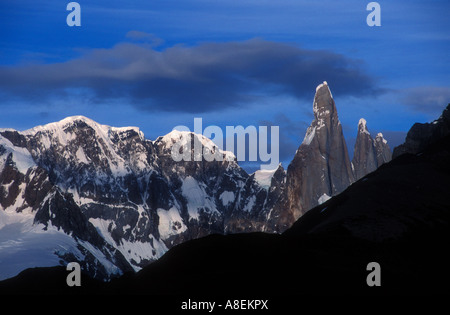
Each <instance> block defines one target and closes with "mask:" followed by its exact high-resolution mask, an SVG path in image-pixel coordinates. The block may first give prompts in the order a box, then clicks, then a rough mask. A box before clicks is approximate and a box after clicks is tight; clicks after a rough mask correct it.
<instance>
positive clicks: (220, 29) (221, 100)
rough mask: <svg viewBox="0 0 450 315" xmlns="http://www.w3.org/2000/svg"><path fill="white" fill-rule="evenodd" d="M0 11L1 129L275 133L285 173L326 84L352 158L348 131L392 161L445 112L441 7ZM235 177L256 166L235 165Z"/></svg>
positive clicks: (225, 3) (444, 11)
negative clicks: (73, 121)
mask: <svg viewBox="0 0 450 315" xmlns="http://www.w3.org/2000/svg"><path fill="white" fill-rule="evenodd" d="M69 2H70V1H61V0H58V1H56V0H42V1H35V0H33V1H31V0H15V1H3V0H2V1H0V128H14V129H17V130H25V129H29V128H31V127H34V126H36V125H42V124H46V123H50V122H54V121H59V120H61V119H63V118H65V117H67V116H73V115H84V116H87V117H89V118H91V119H93V120H95V121H97V122H99V123H102V124H107V125H111V126H117V127H121V126H138V127H139V128H140V129H141V130H142V131H143V132H144V134H145V136H146V138H147V139H150V140H155V139H156V138H157V137H158V136H161V135H164V134H167V133H168V132H170V131H171V130H172V129H173V128H174V127H175V126H178V125H184V126H187V127H189V128H191V130H193V128H194V118H202V122H203V128H205V127H206V126H210V125H216V126H219V127H221V128H223V130H225V127H226V126H238V125H242V126H244V127H246V126H256V127H257V128H258V127H259V126H279V134H280V135H279V137H280V139H279V143H280V151H279V154H280V161H281V162H282V164H283V166H284V167H285V168H286V167H287V166H288V164H289V162H290V161H291V160H292V158H293V156H294V154H295V151H296V149H297V148H298V146H299V145H300V144H301V142H302V141H303V138H304V135H305V132H306V128H307V127H308V126H309V124H310V123H311V121H312V119H313V112H312V103H313V98H314V93H315V87H316V86H317V85H319V84H321V83H322V82H323V81H327V82H328V85H329V87H330V90H331V92H332V94H333V97H334V100H335V102H336V106H337V109H338V114H339V119H340V121H341V123H342V126H343V131H344V135H345V137H346V140H347V145H348V149H349V151H350V154H352V151H353V146H354V142H355V138H356V132H357V124H358V121H359V119H360V118H365V119H366V121H367V126H368V128H369V131H370V132H371V134H372V135H376V133H378V132H382V133H383V135H384V136H385V138H386V139H387V140H388V143H389V144H390V146H391V149H392V148H393V147H395V146H396V145H398V144H400V143H402V142H403V140H404V137H405V135H406V132H407V131H408V130H409V128H410V127H411V126H412V125H413V124H414V123H415V122H430V121H432V120H434V119H436V118H438V117H439V115H440V114H441V112H442V110H443V109H444V108H445V106H446V105H447V104H448V103H450V62H449V61H450V57H449V56H450V54H449V53H448V52H449V51H450V32H449V30H450V19H448V16H447V15H448V13H449V12H450V2H449V1H447V0H443V1H439V0H435V1H417V0H412V1H411V0H409V1H393V0H390V1H378V3H379V5H380V8H381V11H380V18H381V26H373V27H370V26H368V25H367V23H366V18H367V16H368V14H369V13H370V11H368V10H367V8H366V7H367V5H368V3H369V2H370V1H362V0H348V1H346V0H342V1H335V0H322V1H303V0H277V1H275V0H271V1H269V0H240V1H231V0H216V1H211V0H178V1H171V0H152V1H132V0H127V1H125V0H120V1H119V0H109V1H103V0H96V1H92V0H79V1H78V3H79V5H80V8H81V14H80V17H81V26H72V27H70V26H68V25H67V22H66V18H67V16H68V15H69V14H70V11H68V10H66V6H67V4H68V3H69ZM240 164H241V165H242V166H243V167H244V168H246V169H247V171H249V172H251V171H253V170H255V169H256V168H258V165H259V164H258V163H256V164H255V163H252V162H248V161H243V162H241V163H240Z"/></svg>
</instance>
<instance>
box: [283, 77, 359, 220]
mask: <svg viewBox="0 0 450 315" xmlns="http://www.w3.org/2000/svg"><path fill="white" fill-rule="evenodd" d="M313 111H314V120H313V121H312V123H311V125H310V126H309V127H308V130H307V132H306V136H305V138H304V140H303V143H302V144H301V145H300V147H299V148H298V150H297V152H296V154H295V156H294V159H293V161H292V162H291V164H290V165H289V167H288V170H287V180H286V190H287V196H286V198H287V206H288V209H289V211H290V212H291V213H292V215H293V218H294V219H297V218H299V217H300V216H301V215H302V214H303V213H305V212H306V211H308V210H309V209H311V208H313V207H314V206H316V205H318V204H319V199H320V198H321V197H322V196H323V195H324V194H326V195H327V196H334V195H336V194H338V193H340V192H341V191H343V190H344V189H345V188H347V187H348V186H349V185H350V184H351V183H352V182H353V181H354V178H353V173H352V169H351V165H350V160H349V157H348V151H347V145H346V143H345V139H344V135H343V132H342V126H341V123H340V121H339V118H338V114H337V109H336V105H335V103H334V100H333V97H332V95H331V92H330V89H329V87H328V84H327V83H326V82H324V83H323V84H321V85H319V86H318V87H317V89H316V95H315V96H314V103H313Z"/></svg>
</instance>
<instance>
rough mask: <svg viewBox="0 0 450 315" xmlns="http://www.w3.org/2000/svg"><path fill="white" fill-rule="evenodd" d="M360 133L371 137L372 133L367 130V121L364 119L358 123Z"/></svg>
mask: <svg viewBox="0 0 450 315" xmlns="http://www.w3.org/2000/svg"><path fill="white" fill-rule="evenodd" d="M358 131H359V132H363V133H365V134H368V135H369V136H370V132H369V130H368V129H367V121H366V120H365V119H364V118H361V119H360V120H359V122H358Z"/></svg>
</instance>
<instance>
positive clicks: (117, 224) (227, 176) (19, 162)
mask: <svg viewBox="0 0 450 315" xmlns="http://www.w3.org/2000/svg"><path fill="white" fill-rule="evenodd" d="M313 111H314V120H313V121H312V123H311V125H310V127H309V128H308V130H307V133H306V136H305V137H304V140H303V143H302V144H301V145H300V147H299V148H298V150H297V152H296V154H295V157H294V159H293V161H292V163H291V164H290V165H289V167H288V169H287V172H286V171H285V170H284V168H283V167H282V166H281V164H280V165H279V166H278V168H276V169H275V170H272V171H267V170H265V171H257V172H255V173H254V174H250V175H249V174H247V173H246V172H245V171H244V170H243V169H242V168H241V167H240V166H239V165H238V163H237V161H236V157H235V156H234V155H233V154H232V153H230V152H226V151H222V150H220V149H219V148H218V147H217V146H216V145H215V144H214V143H213V142H212V141H211V140H210V139H208V138H206V137H204V136H202V135H199V134H194V133H191V132H180V131H172V132H171V133H169V134H167V135H165V136H162V137H158V138H157V139H156V140H154V141H151V140H148V139H145V137H144V135H143V133H142V132H141V131H140V130H139V129H138V128H136V127H123V128H116V127H111V126H106V125H101V124H98V123H96V122H95V121H92V120H91V119H89V118H86V117H83V116H74V117H68V118H66V119H63V120H61V121H59V122H55V123H50V124H47V125H45V126H38V127H35V128H33V129H30V130H26V131H23V132H19V131H16V130H11V129H0V247H1V248H2V251H0V261H3V260H4V259H7V261H9V262H10V263H9V269H10V270H9V271H8V272H7V273H6V272H4V271H3V270H1V269H0V279H2V278H6V277H8V276H13V275H15V274H17V272H19V271H21V270H22V269H24V268H27V267H34V266H35V265H27V264H23V261H24V259H23V255H27V253H28V252H30V251H29V250H28V249H30V248H32V249H33V250H34V252H33V253H35V254H34V256H33V260H30V264H31V263H32V262H33V261H35V260H38V261H39V263H38V265H39V266H44V267H45V266H54V265H58V264H63V265H65V264H67V263H68V262H71V261H78V262H80V264H81V265H82V268H83V270H84V271H85V272H87V273H88V274H89V275H91V276H93V277H96V278H98V279H101V280H108V279H111V278H113V277H115V276H117V275H120V274H121V273H123V272H127V271H130V270H131V271H138V270H140V269H141V268H143V267H144V266H146V265H148V264H149V263H151V262H153V261H155V260H157V259H159V258H160V257H161V256H162V255H163V254H164V253H165V252H167V250H168V249H170V248H172V247H173V246H175V245H177V244H180V243H182V242H185V241H187V240H192V239H195V238H199V237H202V236H205V235H209V234H228V233H241V232H254V231H264V232H271V233H281V232H284V231H285V230H286V229H288V228H289V227H290V226H291V225H292V224H293V223H294V222H295V220H296V219H297V218H299V217H300V216H301V215H302V214H304V213H305V212H306V211H308V210H310V209H311V208H313V207H314V206H316V205H318V204H321V203H323V202H325V201H327V200H328V199H329V198H330V197H331V196H334V195H336V194H339V193H340V192H342V191H343V190H344V189H346V188H347V187H348V186H349V185H350V184H351V183H352V182H354V175H353V173H352V168H351V164H350V161H349V157H348V152H347V146H346V143H345V140H344V136H343V133H342V126H341V124H340V122H339V118H338V115H337V110H336V106H335V103H334V100H333V98H332V95H331V92H330V89H329V87H328V84H327V83H326V82H324V83H323V84H321V85H319V86H318V87H317V89H316V95H315V97H314V104H313ZM361 130H362V131H361V133H364V132H365V131H367V129H366V128H362V129H361ZM369 137H370V135H369ZM364 141H365V142H364ZM361 143H365V144H364V146H365V147H367V149H364V150H365V151H363V152H361V155H362V156H369V153H367V152H369V151H370V152H371V153H370V154H371V155H370V156H371V159H372V160H371V162H370V163H361V173H364V172H366V170H365V169H364V168H368V167H369V166H370V170H372V168H373V166H374V165H379V164H380V161H386V160H387V159H388V155H389V150H388V149H386V143H385V140H384V139H383V138H382V136H381V135H379V136H377V138H376V139H375V141H373V140H372V138H367V139H366V140H364V139H362V140H361ZM369 144H370V145H369ZM361 147H363V145H361ZM174 148H177V149H179V150H181V151H179V153H180V154H181V153H182V154H181V155H182V156H183V159H181V160H177V159H174V158H173V156H172V150H173V149H174ZM196 148H200V149H201V150H202V151H205V150H206V151H207V152H210V153H212V154H213V155H214V156H216V155H217V156H220V157H222V158H221V159H219V160H217V159H216V160H206V159H204V158H202V156H198V153H199V152H198V151H196ZM369 148H372V149H371V150H369ZM386 150H387V151H386ZM184 157H188V158H187V159H184ZM369 164H370V165H369ZM358 174H359V173H358ZM12 227H14V229H13V228H12ZM10 229H13V230H14V231H16V232H17V233H18V235H16V234H11V233H9V232H8V231H9V230H10ZM44 232H45V233H44ZM11 240H14V242H11ZM17 240H20V241H19V243H17ZM12 244H15V245H14V246H12ZM16 245H17V246H16ZM17 248H20V249H21V250H17ZM26 261H28V260H26ZM16 265H17V268H22V269H14V268H15V267H14V266H16Z"/></svg>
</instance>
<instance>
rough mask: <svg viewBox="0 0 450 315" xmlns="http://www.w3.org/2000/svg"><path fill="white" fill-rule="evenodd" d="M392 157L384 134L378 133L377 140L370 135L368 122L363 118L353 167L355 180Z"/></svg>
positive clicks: (357, 137)
mask: <svg viewBox="0 0 450 315" xmlns="http://www.w3.org/2000/svg"><path fill="white" fill-rule="evenodd" d="M391 159H392V154H391V150H390V148H389V146H388V144H387V141H386V140H385V139H384V138H383V134H381V133H378V134H377V136H376V138H375V140H374V139H373V138H372V136H371V135H370V132H369V130H368V128H367V122H366V120H365V119H364V118H361V119H360V120H359V123H358V134H357V136H356V143H355V150H354V154H353V160H352V168H353V173H354V177H355V180H358V179H360V178H362V177H364V176H366V175H367V174H369V173H371V172H373V171H375V170H376V169H377V168H378V167H380V166H381V165H382V164H384V163H386V162H389V161H390V160H391Z"/></svg>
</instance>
